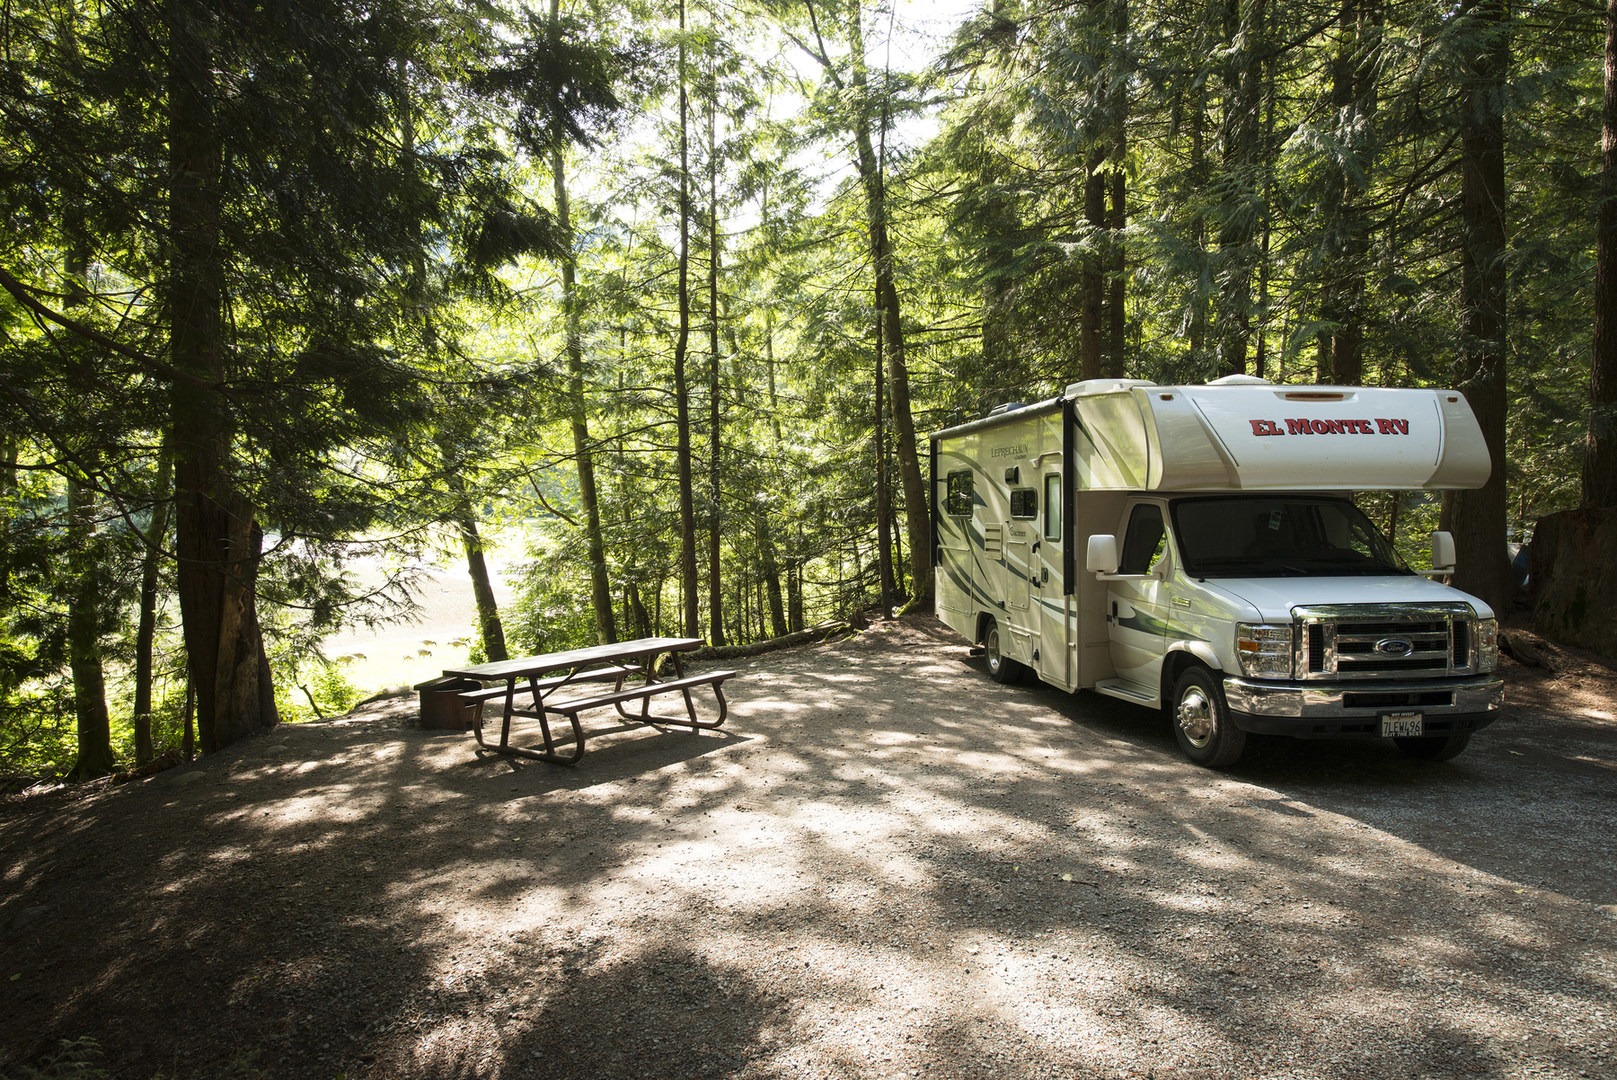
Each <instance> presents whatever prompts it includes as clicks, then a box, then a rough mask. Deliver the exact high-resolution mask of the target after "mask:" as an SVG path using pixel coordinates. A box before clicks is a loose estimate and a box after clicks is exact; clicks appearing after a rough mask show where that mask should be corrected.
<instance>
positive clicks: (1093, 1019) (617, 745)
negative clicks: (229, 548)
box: [0, 620, 1617, 1080]
mask: <svg viewBox="0 0 1617 1080" xmlns="http://www.w3.org/2000/svg"><path fill="white" fill-rule="evenodd" d="M726 666H729V667H735V666H739V667H740V668H741V674H740V675H738V676H737V677H736V678H734V679H732V680H731V681H730V683H729V684H728V687H727V689H728V690H729V691H730V697H731V699H732V701H733V708H732V711H731V715H730V720H729V722H728V724H727V725H726V726H725V727H724V728H723V729H722V730H720V731H718V732H708V733H703V734H701V735H693V734H691V733H690V732H688V731H685V730H681V729H669V730H667V731H662V732H660V731H656V730H644V731H639V732H633V733H627V734H620V735H616V736H611V737H608V738H601V739H598V740H594V741H592V742H591V744H590V749H589V752H588V754H586V756H585V757H584V760H583V762H582V763H581V764H580V765H578V766H577V767H576V768H571V769H569V768H563V767H557V766H552V765H545V764H540V763H531V762H516V761H512V760H509V759H502V758H494V757H490V756H479V755H478V754H477V753H476V752H475V749H476V748H475V745H474V743H473V742H472V740H471V738H470V737H469V736H466V735H462V734H455V733H446V732H431V731H422V730H419V729H417V728H415V727H414V726H413V725H414V720H415V702H414V700H413V699H411V698H398V699H392V700H391V701H387V702H382V703H379V704H376V705H372V706H369V707H367V708H365V709H362V710H360V711H359V712H357V713H355V714H354V715H352V716H350V717H346V718H343V719H341V720H336V721H331V722H327V723H321V724H312V725H308V726H303V727H297V728H282V729H278V730H276V731H275V732H273V733H272V734H270V735H269V736H267V737H264V738H260V739H255V740H251V741H250V742H248V743H246V744H244V745H240V746H237V747H234V748H232V749H231V750H229V751H226V752H225V753H222V754H219V755H215V756H214V757H212V758H210V759H208V760H205V761H202V762H199V763H197V764H195V765H191V766H185V767H181V768H177V769H172V770H170V771H168V772H165V773H161V774H159V775H157V776H154V777H151V778H149V779H146V780H142V781H136V782H131V783H126V784H121V785H112V786H108V787H106V788H104V789H102V790H99V791H97V792H96V793H95V794H93V795H89V796H87V797H78V798H68V797H66V796H65V795H55V796H47V797H36V798H31V799H27V800H19V801H15V802H13V803H12V804H10V805H7V806H5V807H4V809H3V812H0V867H3V875H4V878H3V880H4V892H3V897H0V965H3V967H0V1007H3V1016H4V1028H3V1030H4V1035H3V1037H0V1075H5V1076H22V1075H30V1074H28V1073H25V1072H24V1067H25V1065H29V1064H31V1065H32V1066H34V1067H38V1068H40V1069H41V1070H44V1071H46V1075H52V1074H53V1072H52V1071H51V1070H54V1074H56V1075H67V1073H66V1071H65V1070H66V1064H67V1062H68V1061H69V1060H76V1059H77V1057H80V1056H87V1057H88V1058H89V1060H91V1061H93V1062H94V1063H95V1064H96V1065H97V1066H98V1067H100V1068H101V1069H104V1070H105V1072H106V1073H107V1074H109V1075H113V1076H119V1077H152V1076H159V1075H160V1076H163V1077H168V1078H176V1080H179V1078H186V1080H189V1078H201V1077H210V1078H217V1077H222V1078H247V1077H313V1078H325V1077H337V1076H344V1077H350V1078H352V1077H377V1078H380V1077H434V1078H437V1077H491V1078H492V1077H505V1078H510V1077H580V1078H584V1077H590V1078H595V1077H636V1078H646V1077H661V1076H666V1077H782V1078H785V1077H791V1078H797V1077H816V1076H820V1077H887V1076H894V1077H897V1076H911V1077H916V1078H920V1077H923V1076H924V1077H937V1078H941V1080H951V1078H964V1077H984V1078H988V1077H1075V1076H1101V1077H1112V1076H1118V1077H1121V1076H1141V1077H1144V1076H1158V1077H1204V1076H1205V1077H1224V1076H1254V1077H1298V1078H1303V1077H1370V1076H1440V1077H1448V1076H1511V1077H1514V1076H1524V1077H1525V1076H1546V1077H1584V1076H1586V1077H1609V1076H1612V1075H1613V1074H1614V1072H1617V838H1614V829H1613V824H1614V822H1617V785H1614V783H1613V781H1614V779H1617V772H1614V769H1617V717H1614V715H1613V712H1614V710H1617V701H1614V700H1613V695H1612V687H1613V686H1614V685H1617V680H1614V679H1613V674H1612V672H1611V670H1610V669H1609V668H1605V667H1602V666H1600V665H1598V664H1594V663H1592V662H1589V661H1587V660H1583V661H1579V662H1577V664H1576V665H1575V667H1574V669H1571V670H1568V669H1565V668H1563V670H1562V671H1561V673H1560V674H1558V675H1557V674H1552V673H1547V672H1542V671H1530V670H1527V669H1522V668H1515V667H1513V668H1512V669H1511V671H1510V672H1509V676H1510V689H1509V693H1510V698H1511V702H1512V704H1511V706H1510V711H1509V713H1508V715H1507V717H1506V718H1505V719H1504V720H1502V721H1501V722H1500V723H1498V724H1497V725H1495V726H1494V727H1493V728H1491V729H1489V730H1488V731H1486V732H1484V733H1483V734H1481V735H1479V736H1478V737H1477V739H1476V741H1475V742H1474V743H1473V744H1472V748H1471V750H1470V751H1468V752H1467V753H1466V754H1464V755H1462V756H1461V757H1459V758H1458V759H1456V760H1455V761H1453V762H1448V763H1442V764H1434V763H1420V762H1412V761H1407V760H1405V759H1403V758H1402V757H1401V756H1400V755H1399V754H1398V753H1397V752H1396V751H1395V750H1394V749H1393V748H1392V747H1390V746H1386V745H1381V744H1376V743H1369V744H1364V743H1343V742H1320V743H1298V742H1283V741H1268V740H1254V741H1253V743H1252V744H1251V745H1250V747H1249V749H1248V753H1247V756H1246V757H1245V758H1244V759H1243V760H1242V762H1241V763H1240V764H1239V765H1238V766H1237V767H1236V768H1235V769H1233V770H1231V771H1230V772H1228V773H1213V772H1209V771H1206V770H1203V769H1199V768H1197V767H1195V766H1193V765H1190V764H1189V763H1187V762H1185V761H1184V760H1182V759H1181V758H1180V757H1179V755H1178V753H1177V752H1176V750H1175V747H1174V743H1173V739H1172V736H1171V734H1170V733H1169V731H1168V730H1167V727H1166V725H1165V724H1164V723H1163V722H1162V721H1160V719H1158V718H1157V717H1156V716H1154V715H1153V714H1150V713H1147V712H1145V711H1143V710H1139V709H1137V708H1134V707H1131V706H1127V705H1123V704H1119V703H1114V702H1111V701H1109V700H1107V699H1103V698H1097V697H1095V696H1093V695H1088V694H1085V695H1079V696H1076V697H1073V696H1068V695H1065V694H1062V693H1060V692H1058V691H1055V690H1052V689H1049V688H1040V687H1034V686H1016V687H1000V686H997V685H995V684H993V683H991V682H990V681H989V679H988V678H987V676H986V674H985V673H984V671H983V669H982V665H981V661H980V659H978V658H975V657H972V656H971V655H970V653H969V650H968V649H967V648H966V646H965V645H964V644H962V643H961V642H960V641H959V640H958V639H956V638H954V637H953V636H952V635H950V634H949V633H948V632H947V631H944V630H942V629H941V628H940V627H939V626H938V625H937V624H936V623H935V622H932V621H931V620H906V621H902V622H893V623H883V624H879V625H878V626H877V627H876V628H875V629H873V630H870V631H867V632H865V633H862V634H857V635H855V636H853V637H851V638H849V639H847V640H843V641H840V642H836V643H833V644H828V645H821V646H814V647H807V648H800V649H795V650H790V651H780V652H775V653H770V654H766V655H763V656H760V657H757V658H755V659H752V660H747V661H743V662H741V663H740V664H739V665H737V664H735V663H733V662H730V663H727V664H726ZM91 1039H93V1040H94V1045H93V1047H92V1044H91V1043H89V1042H88V1041H86V1040H91ZM64 1041H72V1042H73V1049H69V1050H65V1051H64V1050H61V1049H56V1050H54V1051H53V1049H52V1048H60V1047H61V1046H62V1045H63V1043H64ZM53 1054H54V1055H58V1056H59V1060H57V1062H56V1064H55V1065H52V1064H50V1059H51V1057H52V1056H53ZM73 1075H78V1074H73Z"/></svg>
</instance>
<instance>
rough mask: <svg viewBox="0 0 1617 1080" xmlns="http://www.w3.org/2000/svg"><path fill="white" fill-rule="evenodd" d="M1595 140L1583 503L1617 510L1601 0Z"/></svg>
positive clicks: (1615, 351)
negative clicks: (1596, 202)
mask: <svg viewBox="0 0 1617 1080" xmlns="http://www.w3.org/2000/svg"><path fill="white" fill-rule="evenodd" d="M1604 111H1605V121H1604V125H1603V129H1602V132H1601V139H1600V207H1599V212H1598V215H1597V219H1596V220H1597V240H1596V257H1595V325H1594V356H1593V358H1592V359H1591V361H1590V364H1589V432H1588V435H1587V436H1586V443H1585V454H1584V459H1583V505H1584V506H1586V507H1606V506H1617V0H1606V98H1605V110H1604Z"/></svg>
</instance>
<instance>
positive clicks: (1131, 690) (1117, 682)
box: [1095, 679, 1160, 707]
mask: <svg viewBox="0 0 1617 1080" xmlns="http://www.w3.org/2000/svg"><path fill="white" fill-rule="evenodd" d="M1095 692H1096V693H1097V694H1105V695H1106V696H1107V697H1114V698H1120V699H1121V700H1123V701H1132V702H1134V703H1135V704H1136V705H1150V706H1153V707H1154V706H1156V705H1158V704H1160V702H1159V701H1158V700H1157V697H1156V695H1155V694H1153V693H1151V691H1150V690H1148V689H1146V688H1145V687H1143V686H1140V685H1138V684H1137V683H1129V682H1124V681H1123V680H1122V679H1102V680H1101V681H1100V682H1098V683H1096V684H1095Z"/></svg>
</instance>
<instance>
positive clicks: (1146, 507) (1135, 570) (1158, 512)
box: [1117, 503, 1168, 574]
mask: <svg viewBox="0 0 1617 1080" xmlns="http://www.w3.org/2000/svg"><path fill="white" fill-rule="evenodd" d="M1167 540H1168V534H1167V531H1166V530H1165V529H1164V528H1163V527H1162V507H1160V506H1157V505H1156V504H1155V503H1141V504H1140V505H1139V506H1136V507H1135V508H1134V513H1133V514H1131V515H1130V516H1129V533H1128V536H1127V537H1126V538H1124V540H1123V558H1122V560H1121V562H1122V565H1120V566H1119V567H1118V568H1117V572H1118V573H1119V574H1143V573H1145V572H1146V571H1148V570H1150V569H1151V564H1153V563H1155V562H1156V561H1157V559H1158V558H1160V557H1161V555H1162V549H1163V548H1164V547H1165V546H1166V545H1167Z"/></svg>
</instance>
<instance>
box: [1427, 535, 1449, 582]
mask: <svg viewBox="0 0 1617 1080" xmlns="http://www.w3.org/2000/svg"><path fill="white" fill-rule="evenodd" d="M1453 571H1454V534H1453V533H1446V532H1435V533H1433V534H1432V573H1434V574H1449V573H1453Z"/></svg>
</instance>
